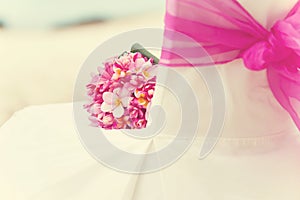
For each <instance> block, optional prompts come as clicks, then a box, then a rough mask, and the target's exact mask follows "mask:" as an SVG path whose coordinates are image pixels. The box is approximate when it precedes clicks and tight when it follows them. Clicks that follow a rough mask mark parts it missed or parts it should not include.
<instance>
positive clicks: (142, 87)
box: [84, 52, 156, 129]
mask: <svg viewBox="0 0 300 200" xmlns="http://www.w3.org/2000/svg"><path fill="white" fill-rule="evenodd" d="M155 69H156V65H155V62H154V59H153V58H149V57H146V56H144V55H143V54H142V53H140V52H134V53H133V52H125V53H123V54H122V55H121V56H119V57H115V58H112V59H109V60H107V61H106V62H105V63H104V66H103V67H98V72H99V73H98V74H95V75H92V80H91V82H90V83H89V84H88V85H87V89H88V96H89V98H90V103H88V104H86V105H85V106H84V107H85V108H86V109H87V111H88V112H89V113H90V121H91V122H92V126H96V127H101V128H104V129H140V128H145V127H146V125H147V120H148V110H149V108H150V105H151V99H152V98H153V94H154V89H155V83H156V72H155Z"/></svg>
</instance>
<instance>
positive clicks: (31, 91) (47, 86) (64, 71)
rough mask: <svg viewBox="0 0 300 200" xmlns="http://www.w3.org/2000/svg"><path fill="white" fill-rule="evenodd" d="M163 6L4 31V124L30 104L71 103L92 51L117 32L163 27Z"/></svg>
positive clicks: (0, 110)
mask: <svg viewBox="0 0 300 200" xmlns="http://www.w3.org/2000/svg"><path fill="white" fill-rule="evenodd" d="M0 4H1V1H0ZM2 4H3V2H2ZM0 6H1V5H0ZM32 6H34V4H33V5H32ZM103 6H105V4H104V5H103ZM128 6H129V7H132V6H134V5H128ZM163 7H164V2H163V1H162V2H160V3H158V4H157V7H156V9H152V8H151V9H149V10H147V11H141V12H132V14H130V12H129V13H127V14H126V15H122V16H121V17H115V18H112V19H109V20H104V21H96V22H95V21H93V22H91V23H84V24H82V23H78V24H75V25H74V24H72V25H70V26H65V27H59V28H57V27H55V28H51V27H50V28H49V27H46V28H45V27H39V26H37V27H33V28H32V27H31V26H28V27H26V26H25V27H24V26H22V27H20V28H19V27H14V26H12V27H5V26H4V27H2V28H0V44H1V45H0V126H1V125H2V124H3V123H4V122H5V121H6V120H7V119H9V117H10V116H12V114H13V113H14V112H15V111H17V110H20V109H22V108H24V107H26V106H29V105H41V104H53V103H61V102H71V101H72V95H73V87H74V83H75V79H76V76H77V73H78V72H79V69H80V66H81V63H83V62H84V60H85V59H86V58H87V56H88V55H89V53H90V52H91V51H92V50H93V49H94V48H96V47H97V46H98V45H99V44H101V43H102V42H104V41H105V40H107V39H109V38H111V37H112V36H113V35H116V34H118V33H121V32H124V31H129V30H133V29H137V28H145V27H163V13H164V12H163V11H164V8H163ZM2 10H3V7H2ZM0 19H1V9H0ZM4 24H5V23H4Z"/></svg>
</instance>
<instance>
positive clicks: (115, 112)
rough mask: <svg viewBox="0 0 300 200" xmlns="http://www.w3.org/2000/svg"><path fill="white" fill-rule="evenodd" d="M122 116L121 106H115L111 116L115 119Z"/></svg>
mask: <svg viewBox="0 0 300 200" xmlns="http://www.w3.org/2000/svg"><path fill="white" fill-rule="evenodd" d="M123 114H124V108H123V106H122V105H120V106H117V107H116V108H115V109H114V110H113V115H114V117H116V118H119V117H122V115H123Z"/></svg>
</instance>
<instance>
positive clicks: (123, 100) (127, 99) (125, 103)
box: [121, 97, 131, 107]
mask: <svg viewBox="0 0 300 200" xmlns="http://www.w3.org/2000/svg"><path fill="white" fill-rule="evenodd" d="M130 101H131V97H123V98H122V99H121V102H122V105H123V106H124V107H128V105H129V103H130Z"/></svg>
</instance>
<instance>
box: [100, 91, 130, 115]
mask: <svg viewBox="0 0 300 200" xmlns="http://www.w3.org/2000/svg"><path fill="white" fill-rule="evenodd" d="M103 100H104V102H103V103H102V104H101V110H102V111H103V112H112V113H113V116H114V117H116V118H120V117H122V116H123V114H124V107H128V105H129V103H130V100H131V97H130V92H129V91H128V90H126V89H121V88H116V89H114V91H113V92H104V93H103Z"/></svg>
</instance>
